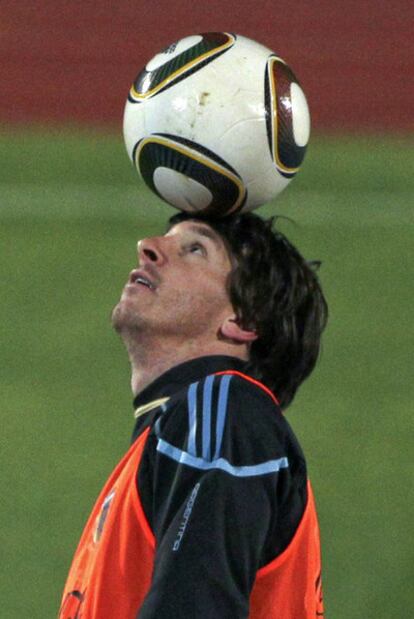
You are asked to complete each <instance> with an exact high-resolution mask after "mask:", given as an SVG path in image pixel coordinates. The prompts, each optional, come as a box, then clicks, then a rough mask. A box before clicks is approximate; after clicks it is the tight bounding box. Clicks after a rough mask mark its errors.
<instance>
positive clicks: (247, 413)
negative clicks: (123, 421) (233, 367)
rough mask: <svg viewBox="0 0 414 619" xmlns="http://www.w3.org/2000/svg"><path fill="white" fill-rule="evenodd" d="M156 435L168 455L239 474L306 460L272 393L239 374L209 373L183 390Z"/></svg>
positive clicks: (243, 474)
mask: <svg viewBox="0 0 414 619" xmlns="http://www.w3.org/2000/svg"><path fill="white" fill-rule="evenodd" d="M156 434H157V439H158V450H159V451H163V450H164V451H165V455H170V456H171V454H172V453H173V452H174V453H175V457H176V458H178V457H180V458H181V462H183V463H187V464H190V465H191V464H192V465H193V466H195V465H197V463H198V465H199V466H206V467H207V466H209V467H213V466H217V467H218V468H222V469H223V470H227V472H229V473H232V474H236V475H240V476H249V475H256V474H262V473H271V472H279V470H283V469H284V468H286V467H288V465H289V461H288V460H289V458H290V459H292V458H294V459H296V460H297V459H299V460H302V459H303V455H302V452H301V450H300V447H299V445H298V443H297V441H296V439H295V437H294V435H293V433H292V431H291V429H290V426H289V424H288V423H287V422H286V421H285V419H284V417H283V415H282V413H281V410H280V408H279V406H278V403H277V400H276V398H275V397H274V395H273V394H272V393H271V392H270V391H269V390H268V389H267V388H266V387H264V386H263V385H261V384H260V383H258V382H257V381H254V380H253V379H251V378H250V377H248V376H246V375H244V374H241V373H238V372H226V373H219V374H210V375H208V376H206V377H205V378H203V379H202V380H199V381H197V382H194V383H192V384H190V385H188V387H186V388H185V389H183V390H181V391H180V392H179V393H178V394H176V395H175V396H174V397H173V398H171V400H170V402H169V403H168V405H167V407H166V410H165V412H164V414H163V415H161V417H160V419H159V421H158V424H157V428H156ZM177 450H178V451H177ZM249 467H250V468H249Z"/></svg>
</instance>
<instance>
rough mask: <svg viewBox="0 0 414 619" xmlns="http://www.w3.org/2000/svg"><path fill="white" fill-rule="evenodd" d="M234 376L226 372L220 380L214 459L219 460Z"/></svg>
mask: <svg viewBox="0 0 414 619" xmlns="http://www.w3.org/2000/svg"><path fill="white" fill-rule="evenodd" d="M232 378H233V376H232V375H231V374H226V375H224V376H223V377H222V379H221V382H220V391H219V399H218V411H217V422H216V451H215V453H214V458H213V459H214V460H217V459H218V457H219V455H220V450H221V443H222V440H223V434H224V424H225V421H226V412H227V400H228V397H229V384H230V381H231V379H232Z"/></svg>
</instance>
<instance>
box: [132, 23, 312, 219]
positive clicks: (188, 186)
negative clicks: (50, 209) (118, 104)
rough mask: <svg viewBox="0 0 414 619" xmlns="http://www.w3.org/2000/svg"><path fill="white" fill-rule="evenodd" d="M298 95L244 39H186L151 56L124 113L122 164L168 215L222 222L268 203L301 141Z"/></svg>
mask: <svg viewBox="0 0 414 619" xmlns="http://www.w3.org/2000/svg"><path fill="white" fill-rule="evenodd" d="M309 131H310V117H309V109H308V105H307V102H306V98H305V94H304V92H303V90H302V88H301V86H300V85H299V82H298V80H297V79H296V77H295V75H294V73H293V72H292V70H291V69H290V67H289V66H288V65H287V64H286V62H285V61H284V60H282V59H281V58H280V57H279V56H277V55H276V54H274V53H273V52H272V51H271V50H269V49H268V48H267V47H264V46H263V45H260V44H259V43H256V42H255V41H252V40H251V39H247V38H246V37H242V36H239V35H235V34H228V33H225V32H208V33H205V34H199V35H194V36H188V37H186V38H185V39H181V40H180V41H178V42H177V43H173V44H172V45H170V46H169V47H167V48H166V49H164V50H163V51H162V52H160V53H159V54H157V55H156V56H154V58H152V60H150V61H149V62H148V64H147V65H146V67H145V68H144V69H143V70H142V71H141V72H140V73H139V75H138V77H137V78H136V80H135V82H134V83H133V85H132V87H131V89H130V92H129V95H128V99H127V102H126V106H125V113H124V138H125V144H126V148H127V152H128V155H129V157H130V159H131V160H132V162H133V163H134V165H135V166H136V168H137V170H138V171H139V173H140V175H141V176H142V178H143V179H144V181H145V183H146V184H147V185H148V187H149V188H150V189H151V190H152V191H154V192H155V193H156V194H157V195H158V196H159V197H160V198H162V199H163V200H165V201H166V202H168V203H169V204H171V205H172V206H174V207H176V208H178V209H182V210H184V211H188V212H193V213H195V212H197V213H198V214H202V215H208V216H214V217H223V216H225V215H228V214H230V213H234V212H236V211H241V210H243V211H248V210H252V209H255V208H257V207H259V206H261V205H262V204H264V203H266V202H268V201H270V200H272V199H273V198H275V197H276V196H277V195H278V194H279V193H280V192H281V191H282V190H283V189H284V188H285V187H286V186H287V185H288V184H289V182H290V181H291V180H292V178H293V177H294V176H295V174H296V173H297V171H298V170H299V167H300V165H301V163H302V161H303V158H304V155H305V151H306V146H307V143H308V140H309Z"/></svg>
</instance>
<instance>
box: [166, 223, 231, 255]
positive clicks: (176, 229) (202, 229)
mask: <svg viewBox="0 0 414 619" xmlns="http://www.w3.org/2000/svg"><path fill="white" fill-rule="evenodd" d="M175 234H178V235H187V234H195V235H198V236H202V237H204V238H207V239H210V240H211V241H212V242H213V243H214V245H216V247H217V249H223V250H225V245H224V242H223V239H222V238H221V236H220V235H219V234H218V232H216V231H215V230H213V228H212V227H211V226H209V225H208V224H207V223H205V222H200V221H197V220H193V219H191V220H188V221H182V222H180V223H178V224H175V225H174V226H172V227H171V228H170V229H169V230H168V232H167V233H166V234H165V236H172V235H175ZM226 253H227V252H226Z"/></svg>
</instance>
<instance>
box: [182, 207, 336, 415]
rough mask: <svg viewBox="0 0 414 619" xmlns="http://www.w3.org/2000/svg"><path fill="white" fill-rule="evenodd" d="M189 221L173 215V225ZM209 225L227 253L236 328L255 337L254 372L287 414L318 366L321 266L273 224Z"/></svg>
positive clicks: (323, 315)
mask: <svg viewBox="0 0 414 619" xmlns="http://www.w3.org/2000/svg"><path fill="white" fill-rule="evenodd" d="M191 217H192V216H189V215H187V214H184V213H182V214H178V215H175V216H174V217H172V218H171V220H170V225H173V226H174V225H177V223H179V222H183V221H186V220H188V218H191ZM208 223H209V225H210V226H211V228H212V229H213V230H215V231H216V232H217V233H218V234H219V235H220V237H221V238H222V239H223V241H224V243H225V245H226V247H227V250H228V252H229V256H230V260H231V263H232V269H231V272H230V274H229V276H228V280H227V291H228V295H229V299H230V302H231V305H232V308H233V309H234V312H235V319H236V322H237V324H238V325H239V327H241V328H242V329H243V330H244V332H246V333H254V334H255V335H256V337H255V338H253V337H252V338H251V340H250V344H249V367H250V371H251V372H252V373H253V375H254V376H255V377H256V378H257V379H258V380H261V381H263V383H264V384H266V385H267V386H268V387H270V388H271V389H272V390H273V391H274V392H275V394H276V395H277V397H278V399H279V401H280V403H281V406H282V408H286V407H287V406H288V405H289V404H290V402H291V401H292V399H293V397H294V395H295V393H296V390H297V389H298V387H299V385H300V384H301V383H302V382H303V381H304V380H305V378H306V377H307V376H309V374H310V373H311V372H312V370H313V368H314V366H315V364H316V361H317V358H318V355H319V350H320V343H321V335H322V332H323V330H324V328H325V326H326V322H327V317H328V307H327V303H326V301H325V298H324V295H323V292H322V289H321V286H320V284H319V281H318V278H317V275H316V273H315V267H316V266H318V263H315V262H307V261H306V260H305V259H304V258H303V257H302V256H301V254H300V253H299V252H298V251H297V249H296V248H295V247H294V246H293V245H292V244H291V243H290V242H289V241H288V240H287V239H286V237H285V236H284V235H283V234H281V233H280V232H278V231H275V230H273V220H268V221H265V220H263V219H261V218H260V217H258V216H257V215H254V214H251V213H249V214H241V215H235V216H233V217H227V218H225V219H221V220H211V221H209V222H208Z"/></svg>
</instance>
